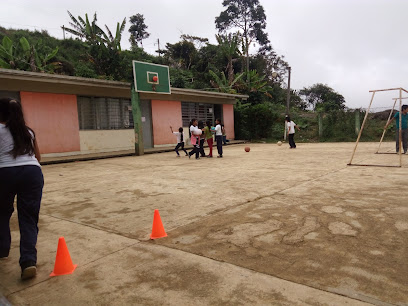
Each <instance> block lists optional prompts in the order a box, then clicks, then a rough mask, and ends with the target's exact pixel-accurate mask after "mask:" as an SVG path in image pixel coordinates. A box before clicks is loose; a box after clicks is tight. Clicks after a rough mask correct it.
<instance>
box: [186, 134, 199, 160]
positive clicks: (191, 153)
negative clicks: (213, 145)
mask: <svg viewBox="0 0 408 306" xmlns="http://www.w3.org/2000/svg"><path fill="white" fill-rule="evenodd" d="M191 137H196V136H191ZM193 146H194V147H193V149H192V150H191V151H190V153H188V155H189V156H192V155H193V154H195V155H196V158H199V157H200V156H199V154H200V140H199V138H198V137H196V144H195V145H193Z"/></svg>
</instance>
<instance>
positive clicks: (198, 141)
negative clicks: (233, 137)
mask: <svg viewBox="0 0 408 306" xmlns="http://www.w3.org/2000/svg"><path fill="white" fill-rule="evenodd" d="M215 124H216V125H215V127H213V126H212V125H211V122H210V121H209V120H207V121H206V123H205V126H204V123H203V122H202V121H198V120H197V119H195V118H194V119H192V120H191V122H190V130H189V135H190V140H191V144H192V145H193V149H192V150H191V151H190V152H189V153H188V152H187V151H186V149H185V148H184V143H185V136H184V132H183V128H182V127H180V128H179V130H178V132H174V131H173V128H172V127H171V126H170V130H171V132H172V133H173V134H175V135H176V136H177V145H176V147H175V148H174V150H175V151H176V153H177V157H180V153H179V151H178V150H179V149H180V148H181V149H182V150H183V151H184V153H185V154H186V156H188V157H189V158H190V157H191V156H193V155H194V154H195V158H196V159H200V155H201V157H210V158H211V157H213V154H212V150H213V144H214V139H213V134H214V135H215V142H216V144H217V151H218V156H217V157H218V158H222V153H223V152H222V146H223V142H224V144H227V140H226V136H225V128H224V125H223V124H222V123H221V120H220V119H217V120H215ZM205 141H207V144H208V147H209V149H210V153H209V154H208V155H205V152H204V143H205Z"/></svg>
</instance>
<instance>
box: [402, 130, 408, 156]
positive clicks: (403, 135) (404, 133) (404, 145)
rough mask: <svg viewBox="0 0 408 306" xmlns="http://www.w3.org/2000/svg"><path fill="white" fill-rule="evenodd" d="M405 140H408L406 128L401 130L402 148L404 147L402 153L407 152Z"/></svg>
mask: <svg viewBox="0 0 408 306" xmlns="http://www.w3.org/2000/svg"><path fill="white" fill-rule="evenodd" d="M407 142H408V130H407V129H404V130H402V148H403V149H404V153H407Z"/></svg>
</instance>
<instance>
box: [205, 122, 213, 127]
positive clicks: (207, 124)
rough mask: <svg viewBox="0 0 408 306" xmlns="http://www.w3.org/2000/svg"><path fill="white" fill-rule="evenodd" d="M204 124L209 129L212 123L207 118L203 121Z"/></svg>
mask: <svg viewBox="0 0 408 306" xmlns="http://www.w3.org/2000/svg"><path fill="white" fill-rule="evenodd" d="M205 125H206V126H208V128H209V129H211V125H212V123H211V121H210V120H207V121H206V122H205Z"/></svg>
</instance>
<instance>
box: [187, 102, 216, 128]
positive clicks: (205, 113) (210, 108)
mask: <svg viewBox="0 0 408 306" xmlns="http://www.w3.org/2000/svg"><path fill="white" fill-rule="evenodd" d="M181 116H182V119H183V126H190V121H191V119H193V118H196V119H198V120H202V121H204V123H205V121H207V120H210V121H211V122H212V123H213V122H214V104H208V103H191V102H181Z"/></svg>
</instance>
